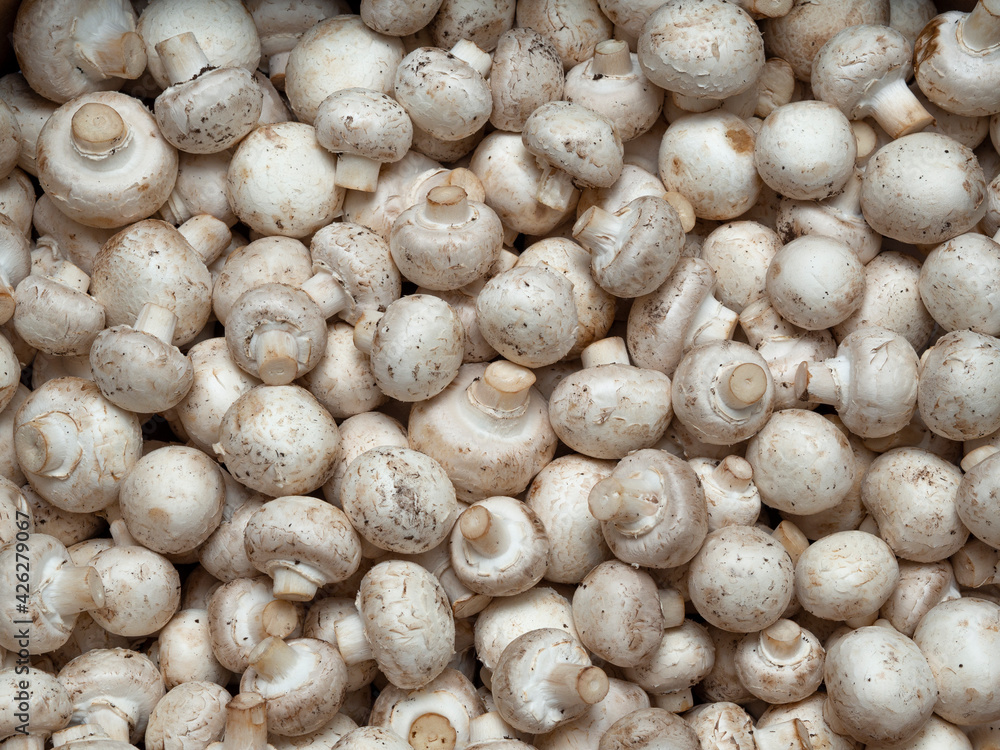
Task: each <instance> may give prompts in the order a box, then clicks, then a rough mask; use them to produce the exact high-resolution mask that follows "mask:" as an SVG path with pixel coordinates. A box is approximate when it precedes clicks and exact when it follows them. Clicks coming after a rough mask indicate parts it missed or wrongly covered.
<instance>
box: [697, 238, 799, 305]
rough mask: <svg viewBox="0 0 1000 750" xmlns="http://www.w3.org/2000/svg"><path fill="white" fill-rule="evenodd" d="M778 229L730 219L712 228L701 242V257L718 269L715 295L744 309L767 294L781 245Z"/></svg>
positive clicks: (724, 301)
mask: <svg viewBox="0 0 1000 750" xmlns="http://www.w3.org/2000/svg"><path fill="white" fill-rule="evenodd" d="M781 244H782V243H781V240H780V239H779V238H778V235H777V234H776V233H775V231H774V230H773V229H771V228H769V227H766V226H764V225H763V224H760V223H758V222H756V221H739V220H738V221H730V222H727V223H726V224H723V225H722V226H720V227H718V228H716V229H713V230H712V232H711V233H710V234H709V235H708V236H707V237H706V238H705V241H704V242H703V243H702V246H701V259H702V260H703V261H705V262H707V263H708V265H709V266H710V267H711V269H712V270H713V271H715V282H716V284H715V295H716V296H717V297H718V299H719V301H720V302H721V303H722V304H723V305H725V306H726V307H728V308H730V309H731V310H734V311H736V312H742V311H743V309H744V308H745V307H747V306H748V305H750V304H751V303H752V302H754V301H756V300H758V299H760V298H761V297H764V296H765V295H766V294H767V291H766V288H765V279H766V278H767V268H768V266H769V265H770V264H771V259H772V258H774V255H775V253H777V252H778V250H779V249H780V248H781Z"/></svg>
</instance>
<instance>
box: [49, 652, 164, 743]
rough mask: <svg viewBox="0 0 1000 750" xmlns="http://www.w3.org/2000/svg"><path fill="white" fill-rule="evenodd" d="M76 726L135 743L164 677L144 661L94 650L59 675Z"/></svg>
mask: <svg viewBox="0 0 1000 750" xmlns="http://www.w3.org/2000/svg"><path fill="white" fill-rule="evenodd" d="M58 678H59V682H61V683H62V685H63V687H64V688H66V692H67V693H68V694H69V699H70V701H71V702H72V704H73V717H74V723H76V724H87V723H94V724H99V725H100V726H101V727H102V728H103V729H104V731H105V732H107V734H108V736H109V737H111V738H112V739H116V740H118V741H120V742H138V741H139V740H140V739H141V738H142V736H143V734H144V733H145V731H146V724H147V722H148V721H149V714H150V712H151V711H152V710H153V708H154V707H155V706H156V704H157V703H158V702H159V700H160V699H161V698H162V697H163V696H164V694H165V693H166V690H165V689H164V686H163V678H162V677H160V673H159V672H158V671H157V669H156V666H155V665H154V664H153V662H151V661H150V660H149V659H148V658H146V657H145V656H143V655H142V654H140V653H138V652H136V651H130V650H129V649H124V648H111V649H94V650H92V651H88V652H87V653H85V654H82V655H80V656H78V657H76V658H75V659H73V660H72V661H71V662H69V664H67V665H66V666H65V667H63V668H62V669H61V670H59V674H58Z"/></svg>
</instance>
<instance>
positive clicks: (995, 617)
mask: <svg viewBox="0 0 1000 750" xmlns="http://www.w3.org/2000/svg"><path fill="white" fill-rule="evenodd" d="M913 642H914V643H915V644H916V645H917V646H918V647H919V648H920V650H921V651H922V652H923V654H924V656H925V657H926V658H927V662H928V664H929V665H930V668H931V672H932V673H933V674H934V681H935V682H936V683H937V703H936V704H935V705H934V712H935V713H936V714H938V715H939V716H941V717H942V718H943V719H946V720H948V721H951V722H954V723H955V724H958V725H959V726H963V727H965V726H969V725H973V724H986V723H989V722H995V721H997V720H998V719H1000V706H998V705H997V701H996V696H997V694H998V692H1000V665H998V656H997V655H998V654H1000V606H998V605H997V604H996V603H995V602H992V601H988V600H985V599H978V598H975V597H968V598H964V597H963V598H962V599H955V600H952V601H946V602H941V603H940V604H938V605H937V606H936V607H934V608H933V609H932V610H931V611H930V612H928V613H927V614H926V615H924V617H923V619H922V620H921V621H920V624H919V625H917V629H916V631H915V632H914V633H913Z"/></svg>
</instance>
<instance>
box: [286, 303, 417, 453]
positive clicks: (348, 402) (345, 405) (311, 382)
mask: <svg viewBox="0 0 1000 750" xmlns="http://www.w3.org/2000/svg"><path fill="white" fill-rule="evenodd" d="M299 383H300V385H302V386H303V387H304V388H307V389H308V390H309V392H310V393H311V394H312V395H314V396H315V397H316V398H317V399H318V400H319V402H320V403H321V404H323V406H324V407H325V408H326V410H327V411H328V412H330V415H331V416H332V417H333V418H334V419H347V418H350V417H353V416H355V415H358V416H360V415H361V414H365V413H368V412H371V410H373V409H377V408H378V407H379V406H381V405H382V404H384V403H385V401H386V399H387V398H388V397H387V396H386V395H385V393H383V392H382V389H381V388H379V387H378V383H376V382H375V376H374V375H373V374H372V366H371V359H370V358H369V357H368V355H367V354H366V353H365V352H363V351H361V350H360V349H358V347H356V346H355V345H354V328H352V327H351V326H349V325H348V324H347V323H344V322H343V321H338V322H335V323H331V324H330V325H328V326H327V327H326V347H325V349H324V350H323V357H322V358H321V359H320V361H319V363H318V364H317V365H316V366H315V367H314V368H313V369H311V370H310V371H309V372H307V373H306V374H305V375H303V376H302V378H301V379H300V380H299ZM403 442H404V443H405V442H406V440H405V439H404V440H403ZM370 447H374V446H370ZM344 460H348V459H344ZM343 468H346V466H343Z"/></svg>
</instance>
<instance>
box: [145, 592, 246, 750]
mask: <svg viewBox="0 0 1000 750" xmlns="http://www.w3.org/2000/svg"><path fill="white" fill-rule="evenodd" d="M156 640H157V664H158V666H159V668H160V673H161V674H162V675H163V681H164V683H165V685H166V687H167V690H171V689H173V688H175V687H177V686H178V685H183V684H185V683H187V682H190V681H192V680H193V681H204V682H209V683H217V684H219V685H221V684H222V683H226V684H228V683H229V679H230V677H232V674H231V673H230V671H229V670H228V669H226V668H225V667H224V666H222V665H221V664H219V662H218V660H217V659H216V658H215V654H213V653H212V636H211V630H210V629H209V626H208V610H206V609H201V608H198V609H195V608H185V609H181V610H180V611H178V612H177V613H176V614H175V615H174V616H173V617H172V618H170V622H168V623H167V624H166V625H164V626H163V628H162V629H161V630H160V632H159V633H158V634H157V637H156ZM226 700H227V701H228V698H227V699H226ZM147 741H148V740H147Z"/></svg>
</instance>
